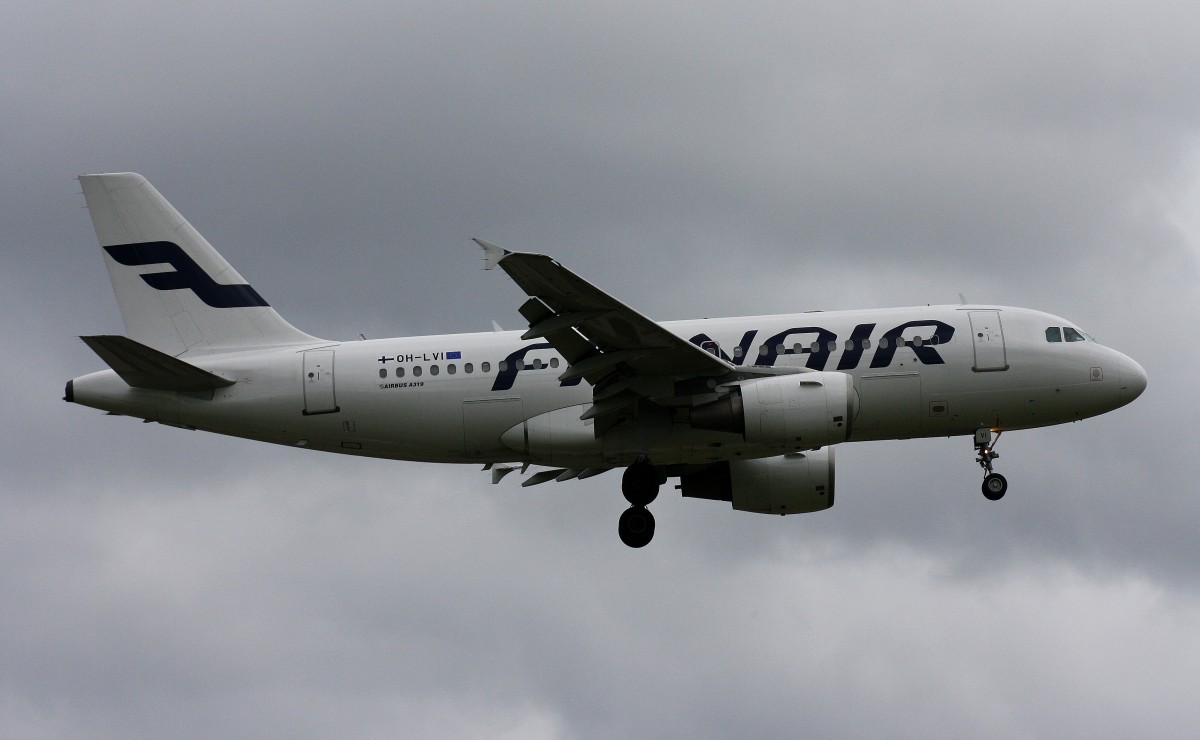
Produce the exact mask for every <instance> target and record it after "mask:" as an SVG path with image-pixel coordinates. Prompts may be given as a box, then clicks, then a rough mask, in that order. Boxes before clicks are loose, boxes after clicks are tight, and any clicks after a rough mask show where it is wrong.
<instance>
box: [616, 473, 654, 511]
mask: <svg viewBox="0 0 1200 740" xmlns="http://www.w3.org/2000/svg"><path fill="white" fill-rule="evenodd" d="M661 483H662V476H661V475H660V474H659V472H658V469H657V468H655V467H654V466H653V465H651V464H650V463H648V462H637V463H634V464H633V465H630V466H629V467H628V468H625V474H624V475H623V476H622V477H621V493H623V494H625V500H626V501H628V502H629V503H631V504H633V505H634V506H649V505H650V504H651V503H652V502H653V501H654V499H656V498H658V487H659V485H660V484H661Z"/></svg>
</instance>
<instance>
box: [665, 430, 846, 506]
mask: <svg viewBox="0 0 1200 740" xmlns="http://www.w3.org/2000/svg"><path fill="white" fill-rule="evenodd" d="M679 488H680V490H681V491H682V492H683V495H684V496H690V497H692V498H707V499H713V500H716V501H729V502H731V503H732V504H733V508H735V509H737V510H738V511H752V512H755V513H757V514H807V513H809V512H813V511H822V510H824V509H828V508H829V507H830V506H833V448H832V447H822V448H821V449H819V450H810V451H808V452H793V453H790V454H787V455H780V456H779V457H766V458H759V459H756V460H733V461H731V462H722V463H714V464H713V465H710V466H709V467H707V468H704V469H703V470H700V471H699V472H695V473H685V474H684V475H682V476H680V486H679Z"/></svg>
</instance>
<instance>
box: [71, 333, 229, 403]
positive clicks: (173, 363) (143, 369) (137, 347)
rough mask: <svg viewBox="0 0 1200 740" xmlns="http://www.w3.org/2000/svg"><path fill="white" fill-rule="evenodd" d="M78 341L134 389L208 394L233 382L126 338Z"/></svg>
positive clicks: (83, 338) (107, 337)
mask: <svg viewBox="0 0 1200 740" xmlns="http://www.w3.org/2000/svg"><path fill="white" fill-rule="evenodd" d="M80 339H82V340H83V341H84V343H85V344H87V346H89V347H91V348H92V351H93V352H95V353H96V354H98V355H100V359H102V360H104V361H105V362H106V363H108V366H109V367H111V368H112V369H113V370H115V371H116V373H117V375H119V376H121V380H124V381H125V382H126V383H128V384H129V385H130V386H131V387H133V388H147V389H150V390H156V391H210V390H214V389H216V388H223V387H225V386H228V385H233V383H234V381H232V380H227V379H226V378H222V377H221V376H219V375H213V374H212V373H210V372H208V371H207V370H201V369H200V368H198V367H196V366H195V365H192V364H190V363H187V362H184V361H183V360H180V359H179V358H177V357H171V356H170V355H168V354H164V353H162V352H159V351H158V350H156V349H154V348H152V347H147V346H146V345H144V344H141V343H139V342H135V341H133V340H132V339H130V338H129V337H120V336H112V335H101V336H94V337H80Z"/></svg>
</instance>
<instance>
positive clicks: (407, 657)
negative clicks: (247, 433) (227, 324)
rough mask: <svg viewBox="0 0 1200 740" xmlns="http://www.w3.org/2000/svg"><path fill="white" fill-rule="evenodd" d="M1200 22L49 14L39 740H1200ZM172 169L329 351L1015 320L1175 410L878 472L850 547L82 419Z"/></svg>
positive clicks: (258, 277) (840, 505) (1119, 8)
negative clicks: (638, 322) (553, 270)
mask: <svg viewBox="0 0 1200 740" xmlns="http://www.w3.org/2000/svg"><path fill="white" fill-rule="evenodd" d="M1198 36H1200V5H1197V4H1196V3H1195V2H1142V3H1136V4H1135V3H1117V2H1082V1H1079V2H1046V1H1045V0H1039V2H1005V3H997V2H972V3H961V2H929V3H919V4H916V5H915V6H914V4H911V3H907V4H906V3H887V2H869V1H863V2H839V3H779V2H755V1H751V2H740V3H736V4H723V3H722V4H716V3H684V2H658V3H644V2H642V3H626V2H612V1H611V0H609V1H608V2H604V3H595V4H592V6H591V7H575V6H571V5H569V4H566V5H563V4H551V3H526V2H503V3H478V2H457V3H445V2H420V1H412V0H410V1H409V2H403V3H397V2H387V3H383V2H378V3H361V2H353V1H351V2H342V3H309V2H270V1H268V2H258V3H244V2H211V3H210V2H193V3H188V4H186V7H180V6H178V5H177V4H163V3H157V2H155V3H152V2H134V1H131V0H113V1H112V2H107V3H99V4H95V3H93V4H80V3H74V2H71V3H68V2H61V1H60V0H48V1H47V2H40V3H27V4H23V5H22V6H20V7H18V6H13V7H10V8H8V9H6V11H5V20H4V23H3V24H0V102H2V104H0V166H2V168H3V174H2V176H0V254H2V255H3V264H4V269H3V270H0V316H3V319H0V321H2V322H3V323H2V326H3V334H2V335H0V336H2V337H3V339H4V346H5V358H6V366H7V367H8V369H9V371H10V373H9V376H8V381H7V382H6V383H4V384H3V389H2V390H0V398H2V400H3V409H4V419H5V422H6V423H4V424H3V425H2V427H0V435H2V439H0V442H2V443H0V456H2V457H0V460H2V463H0V465H2V468H0V470H2V472H3V475H2V476H0V481H2V482H0V507H2V508H0V600H2V601H0V603H2V607H0V736H4V737H13V738H78V737H99V738H130V737H181V738H212V737H279V738H297V737H362V738H385V737H397V736H424V737H478V736H496V737H512V738H518V737H519V738H526V737H533V738H608V737H619V736H657V737H714V738H716V737H733V736H740V737H799V736H810V737H811V736H880V735H894V736H910V737H928V736H931V735H932V736H943V737H962V736H979V737H1014V736H1027V737H1039V736H1041V737H1063V736H1076V737H1079V736H1107V737H1130V736H1142V737H1145V736H1188V735H1192V736H1194V735H1197V734H1200V703H1198V702H1196V700H1195V696H1196V693H1197V690H1198V689H1200V548H1198V547H1197V542H1198V539H1200V538H1198V537H1197V534H1198V533H1197V527H1198V522H1200V499H1198V496H1200V491H1198V490H1197V485H1196V480H1197V479H1198V477H1200V476H1198V473H1200V464H1198V462H1197V455H1196V453H1195V440H1193V439H1192V436H1193V435H1192V431H1193V429H1192V427H1193V426H1194V424H1195V420H1196V399H1197V392H1196V390H1195V388H1196V381H1195V378H1194V377H1193V375H1192V372H1191V371H1192V370H1194V369H1195V368H1196V366H1197V361H1198V360H1200V358H1198V357H1197V354H1198V353H1197V349H1196V342H1195V339H1194V334H1195V329H1194V324H1195V316H1196V312H1197V310H1200V288H1198V287H1197V285H1198V278H1200V269H1198V265H1197V257H1198V256H1200V44H1197V43H1196V39H1197V37H1198ZM126 170H129V171H136V172H140V173H142V174H143V175H145V176H146V177H148V178H149V179H150V180H151V182H152V183H154V185H155V186H156V187H157V188H158V189H159V190H160V191H161V192H162V193H163V194H164V195H165V196H166V197H167V198H168V199H169V200H171V202H172V203H173V204H174V205H175V206H176V207H177V208H178V209H179V210H180V211H181V212H182V213H183V214H184V215H185V216H186V217H188V218H189V220H190V221H191V222H192V224H193V225H195V226H196V227H197V228H198V229H200V231H201V232H202V233H204V234H205V235H206V236H207V237H208V239H209V240H210V241H211V242H212V243H213V244H214V245H216V246H217V248H218V249H220V250H221V251H222V253H223V254H224V255H225V256H226V257H227V258H228V260H229V261H230V262H231V263H232V264H234V265H235V266H236V267H237V269H238V271H239V272H241V274H242V275H243V276H245V277H246V278H247V279H248V280H249V281H250V282H251V283H252V284H253V285H254V287H255V288H256V289H257V290H258V292H259V293H261V294H262V295H263V296H265V297H266V298H267V300H269V301H270V302H271V303H272V304H273V305H274V306H276V308H278V309H279V311H280V312H281V313H282V314H283V315H284V316H285V317H286V318H287V319H289V320H290V321H291V322H292V323H293V324H295V325H297V326H298V327H300V328H302V329H304V330H306V331H309V332H310V333H312V334H316V335H319V336H323V337H329V338H347V339H349V338H354V337H356V336H357V335H358V333H359V332H362V333H364V334H365V335H366V336H368V337H372V338H374V337H383V336H394V335H401V334H415V333H446V332H455V331H478V330H487V329H488V328H489V327H490V321H492V320H496V321H498V322H500V324H501V325H503V326H504V327H506V328H521V327H522V320H521V318H520V316H519V315H518V314H517V312H516V308H517V306H518V305H519V304H520V303H521V301H522V300H523V299H524V296H523V294H522V293H521V291H520V290H519V289H517V287H516V286H515V285H514V284H513V283H512V282H511V281H510V280H509V279H507V278H506V277H505V276H504V275H503V274H502V273H500V272H499V271H494V272H484V271H483V270H482V269H481V267H482V265H481V261H480V259H479V258H480V254H479V253H478V249H477V248H476V247H475V246H474V245H472V244H471V243H470V242H469V238H470V237H473V236H479V237H483V238H486V239H488V240H490V241H494V242H496V243H499V244H501V245H504V246H507V247H509V248H512V249H522V250H529V251H536V252H543V253H548V254H551V255H553V256H555V257H556V258H557V259H559V260H560V261H562V262H563V263H564V264H566V265H567V266H569V267H570V268H572V269H573V270H575V271H577V272H579V273H580V274H582V275H583V276H585V277H586V278H588V279H589V280H591V281H592V282H593V283H595V284H597V285H599V286H600V287H602V288H604V289H606V290H608V291H609V292H611V293H612V294H614V295H615V296H617V297H618V298H620V299H621V300H623V301H624V302H626V303H628V304H630V305H632V306H634V307H637V308H638V309H640V310H641V311H643V312H644V313H646V314H648V315H650V316H652V317H655V318H659V319H679V318H691V317H698V316H721V315H738V314H759V313H779V312H789V311H799V310H808V309H818V308H820V309H839V308H862V307H873V306H888V305H912V304H925V303H953V302H957V300H958V297H957V296H958V294H959V293H962V294H964V295H965V296H966V297H967V298H968V299H969V300H970V301H973V302H985V303H1000V304H1008V305H1019V306H1026V307H1031V308H1038V309H1041V310H1045V311H1049V312H1051V313H1055V314H1058V315H1062V316H1065V317H1067V318H1068V319H1070V320H1071V321H1073V322H1076V323H1077V324H1078V325H1079V326H1080V327H1082V328H1084V329H1085V330H1086V331H1088V332H1090V333H1092V334H1094V335H1096V336H1097V337H1098V338H1099V339H1100V340H1101V341H1103V342H1104V343H1106V344H1108V345H1110V346H1112V347H1115V348H1116V349H1118V350H1120V351H1122V352H1125V353H1126V354H1129V355H1130V356H1132V357H1134V358H1136V359H1137V360H1138V361H1139V362H1141V363H1142V364H1143V365H1144V366H1145V368H1146V369H1147V372H1148V374H1149V378H1150V383H1149V388H1148V390H1147V392H1146V393H1145V394H1144V395H1143V396H1142V397H1141V398H1140V399H1139V400H1138V401H1137V402H1136V403H1134V404H1133V405H1131V406H1129V407H1126V408H1123V409H1120V410H1118V411H1115V412H1113V413H1111V414H1108V415H1106V416H1103V417H1099V418H1096V419H1091V420H1088V421H1084V422H1082V423H1078V424H1072V425H1067V426H1062V427H1056V428H1049V429H1043V430H1033V431H1025V432H1017V433H1013V434H1011V435H1007V436H1005V438H1004V439H1003V440H1002V441H1001V443H1000V446H999V448H998V451H999V452H1000V453H1001V455H1002V457H1001V459H1000V460H999V461H998V469H999V470H1000V471H1001V472H1003V473H1004V474H1005V475H1006V476H1007V477H1008V479H1009V482H1010V489H1009V493H1008V495H1007V497H1006V498H1005V499H1004V500H1003V501H1001V502H999V503H991V502H988V501H986V500H984V499H983V497H982V496H981V495H980V494H979V479H980V473H979V469H978V467H977V466H976V465H975V463H974V461H973V454H972V449H971V442H970V440H969V439H966V438H955V439H935V440H923V441H904V442H883V443H867V444H858V445H848V446H844V447H842V448H839V450H838V458H837V459H838V474H837V485H838V489H837V505H836V506H835V507H834V508H832V509H830V510H828V511H826V512H821V513H818V514H812V515H804V516H793V517H766V516H757V515H752V514H745V513H740V512H733V511H731V510H730V509H729V507H728V505H727V504H722V503H716V502H707V501H694V500H687V501H685V500H682V499H680V498H679V497H678V496H677V495H675V494H674V491H672V490H669V489H664V495H662V496H661V497H660V498H659V500H658V501H657V502H656V503H655V504H654V507H653V511H654V513H655V516H656V517H657V521H658V532H657V535H656V537H655V540H654V542H653V543H652V544H651V545H650V546H648V547H646V548H645V549H642V550H636V551H635V550H629V549H628V548H626V547H625V546H623V545H622V544H621V543H620V541H619V540H618V539H617V533H616V522H617V517H618V515H619V514H620V512H621V511H622V510H623V509H624V508H625V505H626V504H625V502H624V499H623V498H622V497H621V494H620V492H619V479H618V475H617V474H616V473H610V474H608V475H604V476H600V477H597V478H593V479H590V480H587V481H583V482H579V481H576V482H572V483H567V484H551V485H544V486H539V487H536V488H532V489H522V488H520V487H519V485H518V481H517V479H516V476H510V477H509V479H507V480H505V481H504V482H503V484H502V485H499V486H492V485H490V483H489V481H488V478H487V476H486V474H484V473H481V472H479V471H478V470H476V469H475V468H473V467H454V466H435V465H421V464H416V463H403V462H387V461H378V460H362V459H353V458H341V457H337V456H332V455H323V454H319V453H312V452H303V451H298V450H295V449H287V448H282V447H272V446H268V445H264V444H257V443H250V442H244V441H239V440H234V439H226V438H219V437H215V436H211V435H205V434H202V433H198V432H185V431H181V430H175V429H169V428H165V427H162V426H159V425H153V424H141V423H139V422H137V421H136V420H132V419H128V418H118V417H107V416H105V415H103V414H101V413H99V412H96V411H93V410H90V409H86V408H83V407H79V406H74V405H67V404H64V403H63V402H62V401H61V400H60V399H61V396H62V387H63V383H64V382H65V381H66V380H67V379H69V378H71V377H74V376H78V375H82V374H84V373H87V372H91V371H93V370H97V369H100V368H101V367H102V366H103V365H102V363H101V362H100V361H99V359H98V358H97V357H95V356H94V355H93V354H92V353H91V352H90V351H89V350H88V349H87V348H86V347H85V346H84V345H83V343H82V342H80V341H79V340H78V339H76V337H77V336H79V335H81V334H96V333H120V332H121V331H122V325H121V320H120V316H119V314H118V312H117V309H116V302H115V300H114V299H113V297H112V293H111V289H110V286H109V283H108V278H107V275H106V273H105V270H104V268H103V265H102V262H101V258H100V254H99V250H98V248H97V246H96V242H95V237H94V234H93V232H92V229H91V224H90V221H89V219H88V217H87V212H86V210H85V209H84V208H83V198H82V196H80V195H79V187H78V183H76V182H74V181H73V179H72V178H74V177H75V176H76V175H79V174H81V173H88V172H105V171H126Z"/></svg>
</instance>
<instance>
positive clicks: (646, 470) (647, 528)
mask: <svg viewBox="0 0 1200 740" xmlns="http://www.w3.org/2000/svg"><path fill="white" fill-rule="evenodd" d="M660 485H662V473H660V472H659V470H658V468H656V467H654V466H653V465H651V464H650V463H649V462H648V461H646V460H639V461H638V462H635V463H634V464H633V465H630V466H629V467H628V468H626V469H625V475H624V476H623V477H622V478H621V492H622V493H624V494H625V500H626V501H628V502H629V503H630V504H631V506H630V507H629V508H628V509H626V510H625V513H624V514H621V519H620V521H619V522H618V523H617V534H619V535H620V536H621V541H622V542H624V543H625V544H626V545H628V546H629V547H645V546H646V545H648V544H650V540H652V539H653V538H654V515H653V514H651V513H650V510H649V509H647V508H646V507H647V506H648V505H649V504H650V503H651V502H652V501H654V499H656V498H658V487H659V486H660Z"/></svg>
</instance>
